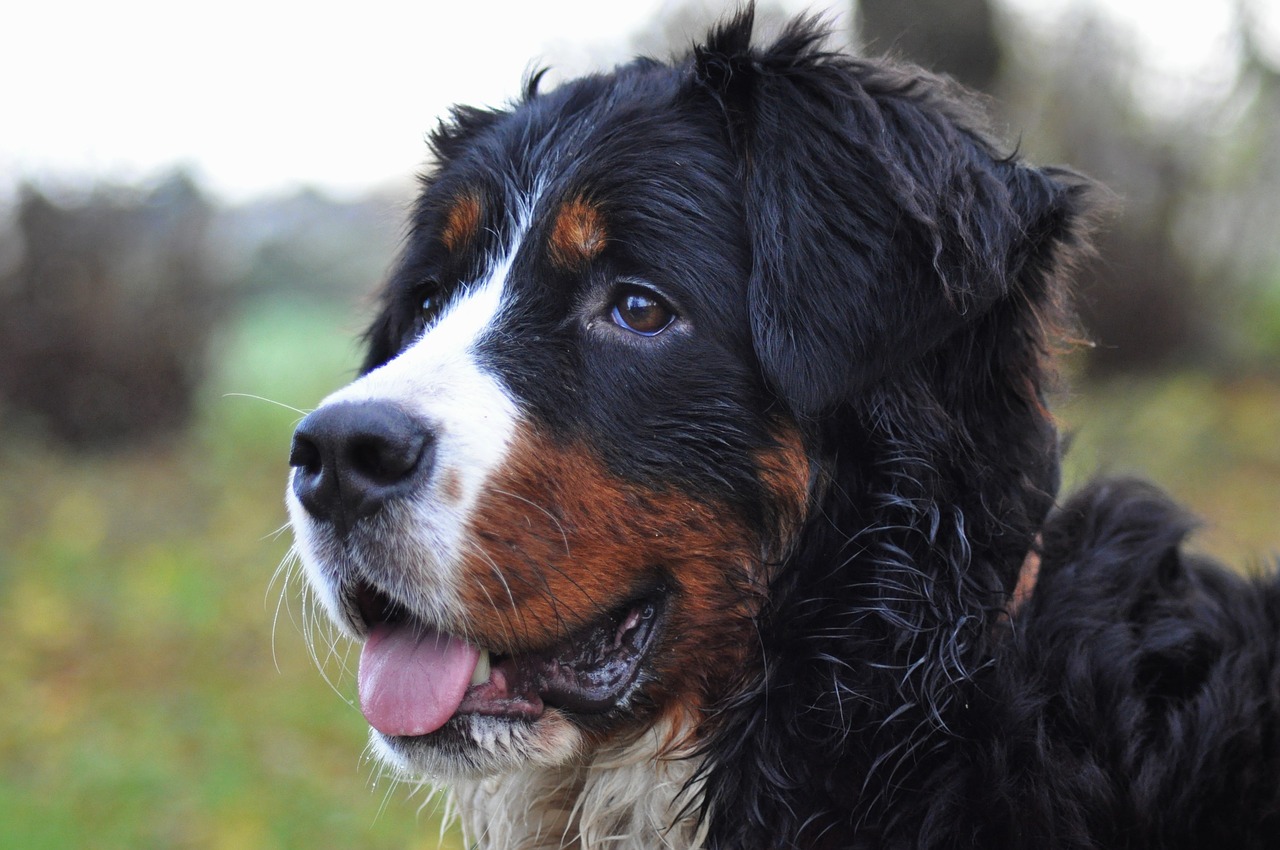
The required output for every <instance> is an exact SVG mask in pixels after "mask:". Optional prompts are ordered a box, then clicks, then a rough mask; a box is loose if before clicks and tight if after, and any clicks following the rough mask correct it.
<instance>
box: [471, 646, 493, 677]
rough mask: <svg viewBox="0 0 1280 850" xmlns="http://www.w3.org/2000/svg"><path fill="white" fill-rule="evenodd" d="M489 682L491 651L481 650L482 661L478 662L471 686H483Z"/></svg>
mask: <svg viewBox="0 0 1280 850" xmlns="http://www.w3.org/2000/svg"><path fill="white" fill-rule="evenodd" d="M487 681H489V650H487V649H482V650H480V659H479V660H478V661H477V662H476V669H475V671H474V672H472V674H471V684H473V685H483V684H484V683H485V682H487Z"/></svg>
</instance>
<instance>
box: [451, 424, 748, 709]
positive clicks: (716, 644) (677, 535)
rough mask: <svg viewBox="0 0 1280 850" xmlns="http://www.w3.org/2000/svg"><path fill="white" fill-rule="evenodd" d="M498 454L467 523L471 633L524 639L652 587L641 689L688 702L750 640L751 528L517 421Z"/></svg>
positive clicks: (698, 699)
mask: <svg viewBox="0 0 1280 850" xmlns="http://www.w3.org/2000/svg"><path fill="white" fill-rule="evenodd" d="M509 458H510V459H509V461H508V463H507V465H506V466H505V468H504V470H503V471H502V472H501V473H499V474H498V475H497V476H496V477H495V479H494V480H493V481H492V482H491V483H490V485H489V486H488V487H487V490H486V494H485V495H484V496H483V497H482V498H481V500H480V502H479V504H478V505H477V507H476V511H475V514H474V516H475V517H476V519H475V520H474V521H473V523H472V525H471V528H470V533H469V535H468V537H469V538H470V540H471V546H470V551H469V552H468V553H467V554H466V555H465V556H464V564H463V575H464V576H465V577H466V578H465V579H464V587H463V590H462V592H463V595H464V602H465V603H466V605H467V610H468V615H469V619H470V625H471V627H472V629H473V630H474V633H475V634H476V635H477V636H478V637H479V638H482V639H483V640H484V641H485V642H486V645H488V646H490V647H492V648H494V649H497V650H499V651H501V650H503V649H512V650H516V651H519V650H528V649H537V648H540V647H543V646H547V645H550V644H552V643H554V642H556V641H558V640H561V639H563V638H564V636H565V635H566V634H568V633H570V632H572V631H573V630H574V629H575V628H578V627H580V626H582V625H583V624H585V623H588V622H590V621H592V620H594V619H596V618H598V617H600V616H601V615H602V614H605V613H608V612H612V611H616V610H617V609H618V608H619V607H624V606H626V605H628V604H631V603H634V602H635V601H637V600H638V599H640V598H644V597H648V596H655V597H656V596H659V595H661V596H663V597H664V598H665V607H666V611H665V615H664V616H665V621H664V624H663V627H662V632H661V635H660V637H659V640H660V643H659V644H658V645H657V646H656V647H655V651H654V652H653V653H651V663H652V665H653V666H652V670H653V673H654V675H653V676H651V677H650V679H651V681H650V684H649V685H648V686H646V693H647V695H648V696H649V697H650V698H652V699H653V700H654V701H655V702H657V703H658V704H659V705H663V706H667V707H669V708H671V709H673V710H674V709H678V708H683V709H685V710H696V709H697V708H698V707H700V706H702V705H705V704H706V701H707V700H709V699H714V698H715V697H716V696H717V695H718V694H720V693H722V691H723V688H724V687H725V685H726V684H727V682H728V678H727V677H730V676H734V675H736V674H737V671H738V670H740V669H741V666H742V664H743V662H744V661H745V657H744V655H745V653H746V652H749V651H751V648H752V647H753V646H755V644H756V642H755V641H754V640H753V639H752V638H751V635H752V634H753V629H754V624H753V617H754V615H755V614H756V612H757V611H758V610H759V605H760V600H761V598H762V596H761V594H762V592H763V588H762V587H761V586H760V585H759V583H758V572H759V571H758V564H759V560H760V553H761V551H762V548H764V547H763V545H762V544H763V541H762V540H761V539H760V536H759V533H758V532H753V531H751V530H750V529H748V528H746V527H745V525H744V523H743V522H742V521H741V520H739V519H737V518H736V517H735V516H733V515H732V514H731V513H730V512H729V511H728V510H727V509H725V508H723V507H721V506H716V505H710V504H706V503H704V502H700V501H695V500H693V499H691V498H689V497H688V496H686V495H685V494H683V493H678V492H667V491H663V492H656V491H653V490H648V489H645V488H642V487H639V486H637V485H634V484H630V483H626V482H623V481H620V480H619V479H617V478H616V477H614V476H612V475H610V474H609V473H608V472H607V471H606V470H605V469H604V468H603V466H602V465H601V464H600V462H599V461H598V460H596V459H595V458H594V457H593V455H592V454H591V452H590V451H589V450H588V449H586V448H585V447H583V446H580V445H574V446H560V445H557V444H555V443H553V442H552V441H550V440H548V439H546V438H543V437H540V436H537V435H535V434H531V433H525V434H523V435H521V436H520V437H519V438H517V443H516V445H515V446H514V447H513V450H512V453H511V455H510V456H509Z"/></svg>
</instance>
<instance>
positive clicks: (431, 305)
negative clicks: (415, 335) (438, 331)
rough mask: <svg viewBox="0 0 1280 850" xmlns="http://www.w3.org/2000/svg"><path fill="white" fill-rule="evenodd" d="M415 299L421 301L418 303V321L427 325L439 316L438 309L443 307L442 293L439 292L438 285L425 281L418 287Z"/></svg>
mask: <svg viewBox="0 0 1280 850" xmlns="http://www.w3.org/2000/svg"><path fill="white" fill-rule="evenodd" d="M417 297H418V298H419V299H421V300H420V301H419V303H418V320H419V321H421V322H422V324H424V325H429V324H431V323H432V322H433V321H435V318H436V316H438V315H440V308H442V307H443V306H444V300H445V299H444V293H443V292H441V290H440V284H439V283H437V282H436V281H434V280H429V281H427V282H426V283H424V284H422V286H420V287H418V295H417Z"/></svg>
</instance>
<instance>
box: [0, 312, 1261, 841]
mask: <svg viewBox="0 0 1280 850" xmlns="http://www.w3.org/2000/svg"><path fill="white" fill-rule="evenodd" d="M354 312H355V311H352V310H344V309H340V308H338V307H323V306H315V305H312V304H310V303H308V302H304V301H296V300H295V301H287V300H285V301H275V302H265V303H259V304H258V305H256V306H255V308H254V309H252V310H248V311H246V312H245V313H244V314H243V315H242V316H241V317H240V318H239V320H238V321H237V322H236V323H235V324H234V325H233V327H232V328H231V329H230V330H229V331H228V332H227V333H226V334H225V335H224V337H223V338H222V340H221V344H220V346H219V351H220V356H219V358H218V362H219V367H218V369H217V371H216V373H215V377H214V379H213V380H212V381H211V384H210V386H209V388H208V389H207V391H206V393H205V396H204V400H203V403H202V407H201V414H200V417H199V421H198V423H197V425H196V426H195V427H194V428H193V429H192V431H191V432H190V433H189V434H187V435H186V436H184V437H182V438H181V439H177V440H174V441H173V442H171V443H170V444H168V445H165V446H163V447H160V448H153V449H149V450H146V451H137V452H133V453H124V454H115V455H110V456H67V455H64V454H62V453H59V452H58V451H57V450H56V449H55V448H54V447H52V446H47V445H43V444H41V442H40V441H39V439H38V438H37V437H35V436H28V437H26V438H19V437H13V436H10V437H8V438H7V439H5V440H4V441H3V442H2V443H0V478H2V480H3V482H4V487H3V490H2V492H0V623H3V628H4V639H3V640H0V847H22V848H42V847H51V848H52V847H57V848H62V847H97V848H116V847H120V848H123V847H130V848H132V847H191V848H296V847H314V848H330V847H333V848H338V847H357V846H358V847H363V848H392V847H396V848H404V847H417V848H432V847H436V846H437V845H438V844H439V843H440V838H439V836H440V832H439V822H438V816H437V811H436V805H435V803H427V804H426V805H423V798H424V796H425V794H424V793H423V792H422V791H421V790H418V791H416V792H415V791H413V790H412V789H410V788H407V787H405V786H395V785H391V784H389V783H388V782H387V781H386V780H385V779H383V780H380V781H379V780H376V778H375V777H376V769H375V768H374V767H373V765H371V764H370V763H369V762H368V761H367V760H365V759H364V758H362V756H361V750H362V748H363V744H364V739H365V734H366V733H365V729H366V726H365V723H364V721H363V719H362V718H361V717H360V715H359V712H358V711H357V710H356V708H355V707H354V706H353V705H352V704H351V700H352V699H353V686H354V683H353V677H352V676H351V675H350V673H347V674H345V675H343V674H342V673H341V670H340V667H341V664H340V661H341V659H336V660H332V661H331V663H329V664H328V665H327V669H328V672H329V673H330V676H331V678H333V680H334V682H335V684H336V687H337V690H338V691H339V692H340V693H341V694H342V696H339V695H337V694H335V693H334V691H333V690H332V689H330V687H329V686H328V685H327V684H326V683H325V681H324V679H323V678H322V676H321V675H320V673H318V672H317V670H316V669H315V665H314V664H313V662H312V660H311V659H310V658H309V657H308V651H307V648H306V645H305V642H304V640H303V637H302V635H301V634H300V633H299V629H298V627H297V625H296V620H297V618H298V598H297V593H296V590H297V589H296V587H294V588H292V589H290V590H289V591H288V593H287V595H286V596H285V600H286V601H287V603H288V606H287V608H285V609H282V610H281V613H280V614H279V617H278V622H277V604H278V603H279V602H280V600H281V595H280V594H281V591H282V586H281V583H280V582H279V581H277V582H276V583H275V584H274V585H273V583H272V579H271V577H272V574H273V572H274V570H275V568H276V565H277V564H278V563H279V562H280V561H281V559H282V558H283V556H284V554H285V552H286V550H287V548H288V536H287V533H283V532H282V527H283V524H284V522H285V514H284V508H283V502H282V494H283V487H284V480H285V473H286V455H287V447H288V444H289V437H290V433H291V431H292V428H293V425H294V424H295V422H296V421H297V419H298V418H299V415H300V414H299V413H298V412H296V411H294V410H291V409H290V406H291V407H296V408H306V407H310V406H313V405H314V404H315V403H316V402H317V401H318V400H319V399H320V398H321V397H322V396H323V395H324V394H325V393H326V392H327V391H328V390H330V389H332V388H334V387H336V386H338V385H340V384H342V383H344V382H345V381H346V380H347V379H348V378H349V377H350V376H351V374H352V372H353V370H354V368H355V365H356V362H357V354H356V349H355V346H354V342H353V340H354V337H355V332H356V331H357V330H358V329H357V328H355V327H353V326H352V325H351V321H352V320H351V318H350V317H351V316H352V315H354ZM232 393H242V394H248V395H252V396H260V397H262V399H270V400H272V401H264V400H261V399H256V398H247V397H243V396H240V395H229V394H232ZM273 402H278V403H279V404H277V403H273ZM282 405H286V406H282ZM1059 413H1060V416H1061V418H1062V420H1063V422H1064V424H1065V425H1066V426H1067V427H1069V428H1071V429H1073V430H1074V431H1075V432H1076V439H1075V447H1074V449H1073V451H1072V453H1071V454H1070V456H1069V463H1068V471H1067V479H1068V482H1074V483H1079V482H1080V481H1082V480H1083V479H1084V478H1085V477H1086V476H1087V475H1088V474H1089V473H1091V471H1092V470H1094V469H1096V468H1098V467H1101V468H1103V469H1105V470H1108V471H1112V472H1138V473H1146V474H1151V475H1153V476H1154V477H1155V478H1156V479H1157V480H1159V481H1160V482H1161V483H1162V484H1164V485H1166V486H1167V487H1169V488H1170V489H1171V490H1172V491H1173V493H1174V494H1175V495H1176V496H1178V497H1179V498H1180V499H1184V500H1186V501H1187V502H1188V503H1190V504H1191V505H1192V506H1193V508H1194V509H1195V510H1197V511H1198V512H1200V513H1201V514H1203V515H1205V516H1206V518H1207V519H1208V521H1209V525H1208V527H1207V530H1206V534H1205V536H1204V537H1203V538H1202V541H1203V543H1204V545H1205V548H1208V549H1210V550H1213V551H1216V552H1219V553H1221V554H1223V555H1225V556H1227V557H1228V558H1230V559H1232V560H1233V561H1234V562H1235V563H1237V564H1240V565H1244V564H1247V563H1249V562H1250V561H1252V562H1254V563H1256V562H1258V561H1259V560H1261V558H1262V557H1263V556H1264V555H1265V554H1266V553H1267V552H1268V551H1274V550H1275V549H1277V548H1280V532H1278V531H1277V522H1276V520H1277V518H1278V517H1280V497H1278V494H1280V438H1278V436H1277V435H1280V385H1277V384H1276V383H1274V382H1268V381H1265V380H1262V379H1256V380H1238V381H1234V382H1222V381H1218V380H1213V379H1210V378H1207V377H1204V376H1197V375H1180V376H1172V377H1167V378H1162V379H1159V380H1156V381H1146V382H1114V383H1111V384H1108V385H1104V386H1098V387H1091V388H1089V389H1088V391H1078V392H1076V393H1073V394H1071V395H1069V396H1067V397H1066V398H1065V399H1064V400H1063V401H1062V403H1061V404H1060V405H1059ZM320 651H321V652H322V653H323V652H324V648H323V647H321V648H320ZM443 846H445V847H456V846H458V844H457V839H456V837H455V836H454V835H453V834H452V833H449V834H448V835H447V836H446V838H445V843H444V845H443Z"/></svg>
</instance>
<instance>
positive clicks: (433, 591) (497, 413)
mask: <svg viewBox="0 0 1280 850" xmlns="http://www.w3.org/2000/svg"><path fill="white" fill-rule="evenodd" d="M524 230H525V228H524V227H520V228H517V234H516V239H515V240H514V244H513V245H512V247H511V249H510V250H509V251H508V252H507V254H506V256H505V257H503V258H501V259H500V260H499V261H497V262H496V263H494V264H493V266H492V271H491V272H490V273H489V275H488V276H487V277H486V278H485V279H484V280H482V281H479V282H478V283H477V284H476V285H474V286H472V287H470V288H468V289H467V290H465V291H464V292H462V293H460V294H459V295H458V296H456V297H455V298H454V299H453V300H452V301H451V302H450V303H449V304H448V305H446V307H445V309H444V311H443V313H442V314H441V315H440V316H439V317H437V318H436V320H435V321H434V322H433V323H432V325H431V326H430V327H429V328H428V329H427V331H426V332H425V333H424V334H423V335H422V337H421V338H419V339H418V340H417V341H416V342H414V343H413V344H412V345H411V346H409V347H408V348H407V349H405V350H404V351H403V352H401V353H400V354H399V355H398V356H396V357H395V358H394V359H392V360H390V361H389V362H387V363H385V364H384V365H382V366H380V367H378V368H377V369H374V370H373V371H372V372H370V373H368V374H367V375H365V376H363V377H361V378H360V379H358V380H356V381H355V382H353V383H351V384H349V385H348V386H346V387H344V388H342V389H341V390H338V391H337V392H335V393H333V394H332V395H330V396H329V397H328V398H326V399H325V400H324V401H323V402H322V403H321V406H322V407H323V406H324V405H328V404H337V403H343V402H347V403H350V402H366V401H378V402H389V403H392V404H395V405H398V406H399V407H401V408H402V409H404V410H405V411H407V412H408V413H409V414H411V415H413V416H415V417H417V418H419V419H421V420H422V421H423V422H424V423H425V424H426V425H427V426H428V427H429V428H430V429H431V431H432V434H433V437H434V439H435V454H434V459H433V461H432V469H431V473H430V476H429V477H428V478H427V480H426V482H425V484H424V485H423V489H422V492H421V493H419V494H416V495H415V496H414V497H412V498H410V499H407V500H405V501H403V502H402V503H398V504H391V505H388V506H387V507H385V508H384V509H383V513H384V514H385V520H387V521H389V522H388V523H387V524H386V527H385V532H384V534H383V537H382V538H381V539H380V540H379V541H378V542H379V545H380V546H381V547H383V548H384V549H385V550H387V551H390V552H394V553H395V558H394V560H395V561H396V563H395V564H392V565H389V566H391V567H392V568H393V569H394V570H395V571H397V572H398V573H399V574H400V579H399V582H400V584H401V586H402V587H404V588H406V589H407V590H408V591H410V592H411V593H412V595H413V597H414V598H415V600H416V601H417V602H418V603H419V607H420V608H421V609H422V613H428V614H431V615H432V616H433V618H434V619H437V621H442V622H445V623H447V622H449V621H458V620H461V619H462V618H463V617H464V614H465V612H464V611H463V610H462V606H461V604H460V602H459V601H458V598H457V587H458V581H459V578H460V577H459V576H457V575H456V574H455V573H456V569H457V563H458V560H459V556H460V554H461V552H462V548H463V547H464V546H466V541H465V540H464V539H463V532H464V529H465V528H466V527H467V522H468V520H469V519H470V515H471V511H472V510H473V509H474V507H475V504H476V501H477V500H478V499H479V497H480V494H481V492H482V490H483V487H484V484H485V481H486V480H487V479H488V478H489V477H490V476H491V475H492V474H493V472H494V470H496V469H497V468H498V467H499V466H500V465H501V464H502V463H503V460H504V459H505V457H506V453H507V449H508V447H509V445H510V443H511V441H512V438H513V436H514V435H515V433H516V430H517V426H518V422H519V418H520V411H519V407H518V405H517V403H516V401H515V399H514V398H513V397H512V395H511V393H510V391H509V390H508V388H507V387H506V386H505V385H504V384H503V382H502V381H501V379H500V378H499V376H498V375H496V374H494V373H493V372H491V371H489V370H488V369H486V368H485V366H484V364H483V363H482V362H481V361H480V359H479V353H478V350H477V342H478V341H480V340H481V339H483V338H484V336H485V335H486V333H487V332H488V331H489V330H491V329H492V328H493V327H494V325H495V324H496V323H497V321H498V320H499V318H500V316H501V314H502V312H503V309H504V307H505V306H506V304H507V301H506V299H507V298H508V297H509V292H508V289H507V276H508V273H509V271H510V269H511V263H512V261H513V258H514V257H515V255H516V253H517V250H518V248H519V245H520V241H521V238H522V237H523V233H524ZM287 502H288V507H289V516H290V520H291V523H292V525H293V529H294V535H295V537H296V539H297V545H298V549H299V550H300V552H301V554H302V560H303V563H304V565H305V566H306V569H307V572H308V575H309V576H310V578H311V582H312V585H313V586H314V587H315V588H316V589H317V590H318V591H319V593H320V596H321V598H322V599H323V601H324V602H325V604H326V606H327V607H328V608H329V610H330V613H331V614H332V615H334V619H335V620H336V621H338V622H342V621H343V618H342V617H340V616H338V613H339V606H338V603H337V600H336V599H335V598H334V597H333V593H332V588H331V587H329V582H328V581H327V580H326V579H325V578H324V577H323V576H322V574H321V572H320V571H319V569H318V568H319V565H320V563H321V561H322V560H323V559H324V557H325V549H326V548H332V546H331V541H329V540H328V538H327V537H322V536H321V535H320V534H318V533H317V529H316V527H315V524H314V521H313V520H312V518H311V517H310V515H309V514H308V513H307V512H306V510H305V509H304V508H303V507H302V505H301V504H300V503H299V501H298V499H297V497H296V496H295V495H294V493H293V488H292V487H290V488H289V489H288V492H287Z"/></svg>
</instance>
